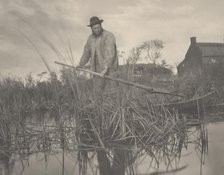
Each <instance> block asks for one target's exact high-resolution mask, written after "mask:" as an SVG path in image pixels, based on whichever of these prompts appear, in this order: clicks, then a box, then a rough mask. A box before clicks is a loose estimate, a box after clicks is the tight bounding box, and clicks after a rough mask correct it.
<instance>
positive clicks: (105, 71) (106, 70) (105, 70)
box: [100, 67, 108, 77]
mask: <svg viewBox="0 0 224 175" xmlns="http://www.w3.org/2000/svg"><path fill="white" fill-rule="evenodd" d="M107 72H108V67H106V68H105V69H104V70H103V71H102V72H101V73H100V74H101V76H102V77H104V76H105V75H106V74H107Z"/></svg>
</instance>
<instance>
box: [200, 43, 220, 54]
mask: <svg viewBox="0 0 224 175" xmlns="http://www.w3.org/2000/svg"><path fill="white" fill-rule="evenodd" d="M197 46H198V47H199V49H200V51H201V54H202V56H203V57H224V43H200V42H197Z"/></svg>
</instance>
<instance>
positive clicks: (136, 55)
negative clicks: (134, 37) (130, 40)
mask: <svg viewBox="0 0 224 175" xmlns="http://www.w3.org/2000/svg"><path fill="white" fill-rule="evenodd" d="M141 53H142V48H141V47H135V48H132V49H131V52H130V55H129V57H128V62H129V63H130V64H136V62H137V61H138V60H139V59H140V57H141Z"/></svg>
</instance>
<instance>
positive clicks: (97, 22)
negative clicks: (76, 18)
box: [88, 16, 103, 27]
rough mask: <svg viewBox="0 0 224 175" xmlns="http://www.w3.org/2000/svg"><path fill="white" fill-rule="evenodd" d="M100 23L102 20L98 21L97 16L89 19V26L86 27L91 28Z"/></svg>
mask: <svg viewBox="0 0 224 175" xmlns="http://www.w3.org/2000/svg"><path fill="white" fill-rule="evenodd" d="M102 22H103V20H102V19H99V18H98V17H97V16H93V17H92V18H90V24H89V25H88V27H92V26H93V25H95V24H101V23H102Z"/></svg>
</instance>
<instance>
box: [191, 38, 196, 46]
mask: <svg viewBox="0 0 224 175" xmlns="http://www.w3.org/2000/svg"><path fill="white" fill-rule="evenodd" d="M196 42H197V41H196V37H195V36H194V37H191V44H196Z"/></svg>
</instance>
